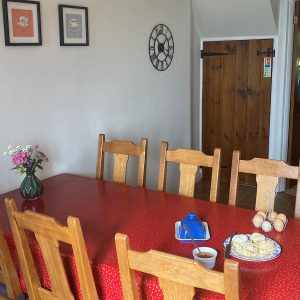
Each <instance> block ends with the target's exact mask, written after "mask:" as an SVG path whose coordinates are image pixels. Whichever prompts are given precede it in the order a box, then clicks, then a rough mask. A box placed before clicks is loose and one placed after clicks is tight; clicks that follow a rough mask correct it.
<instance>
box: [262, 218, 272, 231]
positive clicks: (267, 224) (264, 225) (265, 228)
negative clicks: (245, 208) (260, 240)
mask: <svg viewBox="0 0 300 300" xmlns="http://www.w3.org/2000/svg"><path fill="white" fill-rule="evenodd" d="M261 228H262V230H263V231H265V232H269V231H271V230H272V225H271V223H270V222H269V221H264V222H263V223H262V224H261Z"/></svg>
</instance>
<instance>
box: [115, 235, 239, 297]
mask: <svg viewBox="0 0 300 300" xmlns="http://www.w3.org/2000/svg"><path fill="white" fill-rule="evenodd" d="M115 240H116V248H117V256H118V262H119V269H120V275H121V283H122V289H123V297H124V299H126V300H131V299H138V292H137V287H136V281H135V274H134V271H140V272H143V273H147V274H151V275H153V276H156V277H158V282H159V285H160V287H161V289H162V291H163V295H164V299H172V300H176V299H178V300H179V299H186V300H187V299H193V296H194V294H195V289H194V288H195V287H196V288H200V289H206V290H211V291H214V292H218V293H222V294H225V299H227V300H229V299H230V300H237V299H240V283H239V263H238V262H237V261H233V260H230V259H225V263H224V273H222V272H217V271H213V270H209V269H207V268H205V267H204V266H202V265H201V264H200V263H199V262H196V261H194V260H192V259H188V258H184V257H180V256H176V255H172V254H168V253H164V252H160V251H155V250H150V251H148V252H137V251H134V250H131V249H130V246H129V239H128V236H127V235H124V234H121V233H117V234H116V236H115Z"/></svg>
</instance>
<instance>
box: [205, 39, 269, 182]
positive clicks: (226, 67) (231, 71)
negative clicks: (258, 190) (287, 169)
mask: <svg viewBox="0 0 300 300" xmlns="http://www.w3.org/2000/svg"><path fill="white" fill-rule="evenodd" d="M272 52H273V40H247V41H218V42H205V43H204V45H203V51H202V53H203V54H204V55H203V56H204V57H203V94H202V128H203V129H202V137H203V139H202V145H203V151H204V152H205V153H208V154H209V153H213V150H214V148H216V147H220V148H221V149H222V179H225V180H228V179H229V178H230V167H231V158H232V152H233V150H240V151H241V158H242V159H251V158H253V157H265V158H267V157H268V149H269V123H270V102H271V81H272V78H271V77H265V76H266V74H265V75H264V57H266V56H267V57H272ZM264 53H266V54H264ZM241 179H242V180H243V181H244V183H249V184H254V183H255V180H254V179H253V178H252V177H251V176H244V177H242V178H241Z"/></svg>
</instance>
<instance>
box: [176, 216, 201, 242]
mask: <svg viewBox="0 0 300 300" xmlns="http://www.w3.org/2000/svg"><path fill="white" fill-rule="evenodd" d="M183 224H185V226H186V227H187V229H188V231H189V233H190V235H191V236H192V237H193V239H204V238H205V234H204V229H203V226H202V222H201V220H200V219H199V218H198V216H197V215H196V213H194V212H190V213H188V214H187V215H186V216H185V217H184V218H183V219H182V220H181V230H180V238H181V239H191V237H190V235H189V234H188V232H187V231H186V230H185V229H184V228H183Z"/></svg>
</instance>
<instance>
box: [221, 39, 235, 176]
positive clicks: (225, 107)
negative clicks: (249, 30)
mask: <svg viewBox="0 0 300 300" xmlns="http://www.w3.org/2000/svg"><path fill="white" fill-rule="evenodd" d="M222 52H223V53H229V55H225V56H224V57H223V74H224V75H223V85H222V100H223V101H222V130H221V133H222V142H221V145H222V152H223V153H222V160H221V164H222V166H225V168H222V170H223V177H226V178H230V173H229V171H230V170H229V168H228V166H230V165H231V159H232V149H233V147H234V109H235V108H234V102H235V78H236V68H232V66H234V65H235V64H236V56H235V52H236V42H235V41H228V42H224V43H223V50H222Z"/></svg>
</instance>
